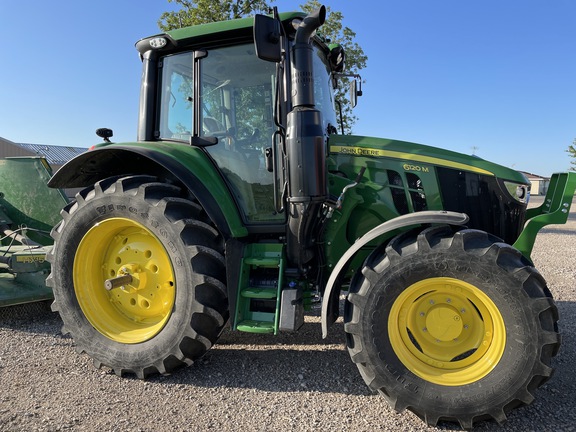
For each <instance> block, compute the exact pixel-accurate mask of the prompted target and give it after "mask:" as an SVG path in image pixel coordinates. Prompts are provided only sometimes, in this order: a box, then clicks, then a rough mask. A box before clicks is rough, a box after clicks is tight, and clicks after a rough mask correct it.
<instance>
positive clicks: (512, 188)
mask: <svg viewBox="0 0 576 432" xmlns="http://www.w3.org/2000/svg"><path fill="white" fill-rule="evenodd" d="M325 13H326V12H325V8H324V7H321V8H320V9H318V10H317V11H316V12H314V13H311V14H309V15H304V14H302V13H285V14H278V13H277V12H276V11H274V14H272V15H270V16H265V15H258V16H256V17H255V18H250V19H241V20H234V21H226V22H219V23H212V24H205V25H200V26H195V27H189V28H181V29H179V30H174V31H170V32H167V33H165V34H160V35H157V36H153V37H149V38H146V39H142V40H141V41H139V42H138V43H137V44H136V48H137V50H138V51H139V53H140V56H141V59H142V62H143V78H142V87H141V98H140V116H139V126H138V140H137V142H129V143H111V142H110V140H109V138H110V137H111V136H112V131H111V130H109V129H101V130H99V131H98V134H99V135H100V136H101V137H102V138H104V141H105V142H104V143H101V144H99V145H96V146H95V147H94V148H92V149H91V150H90V151H88V152H86V153H84V154H82V155H80V156H78V157H76V158H75V159H73V160H71V161H70V162H69V163H68V164H67V165H65V166H64V167H63V168H61V169H60V170H59V171H58V172H57V173H56V174H55V175H54V176H53V177H52V179H51V180H50V183H49V185H50V186H51V187H54V188H64V187H66V188H70V187H83V188H84V189H83V190H82V191H81V192H79V193H78V194H77V195H76V198H75V200H74V201H73V202H71V203H70V204H68V205H67V206H66V207H65V208H64V210H63V211H62V213H61V215H62V221H61V222H60V223H59V224H58V225H56V227H55V228H54V229H53V230H52V237H53V238H54V246H53V249H51V251H50V252H49V253H48V256H47V259H48V260H49V261H50V263H51V265H52V270H51V274H50V276H49V277H48V280H47V284H48V285H49V286H50V287H52V289H53V291H54V297H55V301H54V305H53V309H54V310H55V311H58V312H59V313H60V315H61V317H62V319H63V321H64V329H65V331H66V332H68V333H69V334H70V335H71V336H72V337H73V338H74V340H75V342H76V344H77V346H78V349H79V350H80V351H83V352H86V353H87V354H88V355H89V356H91V357H92V358H93V359H94V363H95V364H96V365H97V366H106V367H109V368H111V369H113V370H114V371H115V372H116V373H117V374H118V375H124V374H135V375H136V376H138V377H139V378H145V377H147V376H149V375H151V374H157V373H160V374H167V373H170V372H172V371H174V370H175V369H176V368H178V367H181V366H185V365H190V364H191V363H193V362H194V361H195V360H196V359H198V358H199V357H201V356H202V355H203V354H205V353H206V351H207V350H208V349H210V347H211V346H212V345H213V344H214V343H216V341H217V339H218V337H219V336H220V334H221V333H222V331H223V329H224V326H225V325H226V324H227V323H228V322H230V327H231V329H232V330H237V331H243V332H252V333H272V334H277V333H279V332H284V331H296V330H298V328H299V327H300V326H301V325H302V324H303V322H304V315H305V312H306V311H309V310H310V309H311V307H312V306H313V304H314V303H320V302H321V308H322V317H321V320H322V330H323V333H324V335H326V333H327V332H328V329H329V326H330V324H331V323H333V322H334V321H335V320H336V319H337V317H338V315H339V299H340V295H341V293H342V292H345V293H346V299H345V305H344V317H343V319H344V329H345V332H346V343H347V346H348V350H349V353H350V356H351V358H352V361H353V362H354V363H356V365H357V366H358V369H359V370H360V374H361V375H362V377H363V378H364V380H365V381H366V383H367V384H368V386H369V387H370V388H371V389H373V390H375V391H378V392H380V393H381V394H382V395H384V397H386V398H387V399H388V400H389V402H390V404H391V405H392V406H393V407H394V408H395V409H397V410H403V409H405V408H408V409H410V410H412V411H413V412H414V413H416V414H417V415H418V416H420V417H421V418H422V419H424V420H425V421H426V422H427V423H428V424H432V425H434V424H436V423H437V422H438V421H439V420H448V421H455V422H459V423H460V424H461V425H462V426H463V427H471V426H472V425H473V423H474V422H476V421H481V420H487V419H493V420H496V421H497V422H502V421H504V420H505V419H506V416H507V414H508V413H509V411H511V410H512V409H514V408H516V407H518V406H521V405H524V404H529V403H530V402H531V401H532V399H533V393H534V391H535V390H536V389H537V388H538V387H539V386H541V385H542V384H543V383H545V382H546V381H547V380H548V378H549V377H550V376H551V374H552V367H551V359H552V357H553V356H554V355H555V354H556V352H557V351H558V348H559V345H560V337H559V335H558V331H557V319H558V315H557V309H556V307H555V304H554V301H553V299H552V297H551V294H550V291H549V290H548V288H547V286H546V283H545V281H544V279H543V278H542V276H541V275H540V274H539V273H538V271H537V270H536V269H535V268H534V267H533V264H532V261H531V259H530V253H531V249H532V246H533V243H534V239H535V236H536V234H537V232H538V230H539V228H540V227H542V226H543V225H546V224H549V223H564V222H565V221H566V218H567V214H568V211H569V209H570V204H571V200H572V196H573V194H574V188H575V185H576V179H575V178H574V175H568V174H558V175H555V176H554V177H553V180H552V183H553V184H552V186H551V188H550V193H549V195H548V196H547V197H546V202H545V204H544V205H543V206H542V207H541V208H538V209H534V210H530V211H527V209H526V207H527V201H528V198H529V182H528V181H527V179H526V178H525V177H524V176H523V175H522V174H520V173H518V172H516V171H513V170H511V169H507V168H504V167H502V166H499V165H496V164H493V163H490V162H487V161H484V160H482V159H479V158H477V157H471V156H466V155H462V154H458V153H455V152H450V151H445V150H441V149H437V148H432V147H428V146H424V145H418V144H413V143H408V142H400V141H394V140H388V139H380V138H369V137H363V136H351V135H342V134H338V132H337V131H338V129H339V127H338V120H337V118H338V116H337V112H336V111H335V109H334V106H335V101H334V100H333V89H334V86H336V85H337V83H338V78H339V76H340V75H342V74H343V72H344V71H343V66H344V52H343V50H342V48H341V47H340V46H338V45H328V44H327V43H326V41H325V40H323V38H322V37H321V36H319V35H318V34H316V30H317V29H318V28H319V27H320V26H321V25H322V24H323V22H324V19H325ZM357 81H358V77H352V83H353V84H356V83H357ZM355 89H356V86H355V85H353V86H352V100H354V99H355V97H356V96H357V95H358V94H357V93H358V92H357V91H356V90H355Z"/></svg>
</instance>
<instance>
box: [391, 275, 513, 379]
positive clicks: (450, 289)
mask: <svg viewBox="0 0 576 432" xmlns="http://www.w3.org/2000/svg"><path fill="white" fill-rule="evenodd" d="M388 329H389V335H390V342H391V344H392V348H393V349H394V352H395V353H396V355H397V356H398V358H399V359H400V361H401V362H402V363H403V364H404V365H405V366H406V367H407V368H408V369H409V370H410V371H412V372H413V373H414V374H415V375H417V376H419V377H420V378H422V379H424V380H426V381H429V382H432V383H435V384H439V385H446V386H461V385H465V384H470V383H473V382H476V381H478V380H479V379H481V378H482V377H484V376H486V375H487V374H488V373H489V372H490V371H491V370H492V369H494V367H495V366H496V365H497V364H498V362H499V361H500V359H501V358H502V355H503V353H504V348H505V346H506V328H505V326H504V320H503V319H502V315H501V314H500V311H499V310H498V308H497V307H496V305H495V304H494V302H492V300H491V299H490V298H489V297H488V296H487V295H486V294H484V292H482V291H481V290H479V289H478V288H476V287H475V286H473V285H471V284H469V283H466V282H464V281H461V280H458V279H452V278H444V277H440V278H430V279H425V280H422V281H420V282H417V283H415V284H414V285H411V286H410V287H408V288H407V289H406V290H404V291H403V292H402V294H401V295H400V296H399V297H398V298H397V299H396V301H395V302H394V304H393V305H392V309H391V311H390V316H389V319H388Z"/></svg>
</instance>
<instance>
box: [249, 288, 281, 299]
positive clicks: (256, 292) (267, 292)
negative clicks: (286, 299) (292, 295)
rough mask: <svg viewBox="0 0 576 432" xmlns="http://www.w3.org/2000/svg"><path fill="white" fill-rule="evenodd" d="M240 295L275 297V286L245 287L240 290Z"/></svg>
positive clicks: (259, 297)
mask: <svg viewBox="0 0 576 432" xmlns="http://www.w3.org/2000/svg"><path fill="white" fill-rule="evenodd" d="M241 294H242V297H246V298H255V299H275V298H276V297H277V289H276V288H246V289H243V290H242V291H241Z"/></svg>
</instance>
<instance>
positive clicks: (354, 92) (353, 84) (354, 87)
mask: <svg viewBox="0 0 576 432" xmlns="http://www.w3.org/2000/svg"><path fill="white" fill-rule="evenodd" d="M359 96H362V82H360V88H358V81H357V80H356V78H354V79H352V81H350V105H351V106H352V108H354V107H355V106H356V105H358V97H359Z"/></svg>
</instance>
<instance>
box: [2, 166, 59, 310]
mask: <svg viewBox="0 0 576 432" xmlns="http://www.w3.org/2000/svg"><path fill="white" fill-rule="evenodd" d="M51 176H52V170H51V168H50V166H49V165H48V163H47V162H46V160H45V159H43V158H40V157H12V158H7V159H3V160H0V235H1V236H2V237H1V241H0V307H4V306H12V305H17V304H21V303H29V302H36V301H42V300H51V299H52V298H53V297H52V290H51V289H50V288H48V287H47V286H46V284H45V280H46V276H48V274H49V273H50V265H49V264H48V262H47V261H46V254H47V253H48V251H49V249H50V248H51V246H50V244H51V243H52V239H51V238H50V230H51V229H52V227H53V226H54V225H56V224H57V223H58V221H59V220H60V218H59V216H58V213H59V211H60V209H61V208H62V206H64V205H65V204H66V203H67V202H68V199H67V198H66V196H65V195H64V193H63V192H62V191H60V190H58V189H50V188H48V186H47V183H48V180H49V179H50V177H51Z"/></svg>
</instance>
